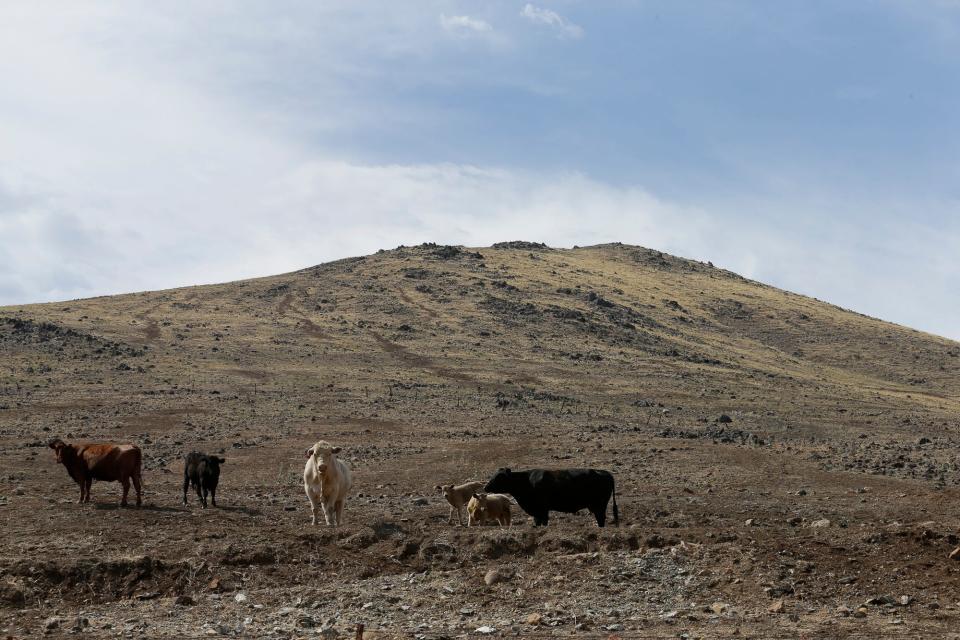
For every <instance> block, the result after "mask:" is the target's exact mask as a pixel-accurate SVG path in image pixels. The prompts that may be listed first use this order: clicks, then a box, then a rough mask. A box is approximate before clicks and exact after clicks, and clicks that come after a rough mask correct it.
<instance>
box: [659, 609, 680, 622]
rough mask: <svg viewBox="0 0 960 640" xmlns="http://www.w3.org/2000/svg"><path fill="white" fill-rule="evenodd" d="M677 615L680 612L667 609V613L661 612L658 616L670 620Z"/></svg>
mask: <svg viewBox="0 0 960 640" xmlns="http://www.w3.org/2000/svg"><path fill="white" fill-rule="evenodd" d="M678 615H680V612H679V611H676V610H674V611H668V612H667V613H665V614H663V615H662V616H660V617H661V618H664V619H665V620H672V619H674V618H676V617H677V616H678Z"/></svg>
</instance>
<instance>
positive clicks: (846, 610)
mask: <svg viewBox="0 0 960 640" xmlns="http://www.w3.org/2000/svg"><path fill="white" fill-rule="evenodd" d="M833 612H834V613H835V614H836V615H838V616H840V617H841V618H846V617H847V616H849V615H850V613H851V611H850V607H845V606H843V605H840V606H839V607H837V608H836V609H834V611H833Z"/></svg>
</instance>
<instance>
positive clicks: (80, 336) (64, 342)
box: [0, 317, 147, 358]
mask: <svg viewBox="0 0 960 640" xmlns="http://www.w3.org/2000/svg"><path fill="white" fill-rule="evenodd" d="M4 343H6V344H19V345H29V346H36V347H40V348H41V349H42V350H43V351H46V352H64V353H67V349H70V352H69V353H70V354H71V355H74V356H79V357H86V356H89V355H91V354H93V355H106V356H112V357H121V356H127V357H132V358H138V357H140V356H143V355H144V354H145V353H146V351H147V349H146V348H139V349H138V348H136V347H132V346H130V345H127V344H124V343H122V342H114V341H112V340H107V339H106V338H102V337H100V336H96V335H93V334H90V333H85V332H82V331H77V330H76V329H71V328H69V327H64V326H62V325H59V324H55V323H53V322H36V321H33V320H29V319H23V318H11V317H0V344H4Z"/></svg>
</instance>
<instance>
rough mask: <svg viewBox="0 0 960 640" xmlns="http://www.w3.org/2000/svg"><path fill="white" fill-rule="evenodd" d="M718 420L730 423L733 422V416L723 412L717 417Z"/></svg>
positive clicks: (722, 422) (721, 422)
mask: <svg viewBox="0 0 960 640" xmlns="http://www.w3.org/2000/svg"><path fill="white" fill-rule="evenodd" d="M717 422H719V423H720V424H730V423H731V422H733V418H731V417H730V416H728V415H727V414H725V413H721V414H720V417H719V418H717Z"/></svg>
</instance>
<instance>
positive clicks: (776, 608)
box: [767, 600, 783, 613]
mask: <svg viewBox="0 0 960 640" xmlns="http://www.w3.org/2000/svg"><path fill="white" fill-rule="evenodd" d="M767 611H769V612H770V613H783V600H777V601H776V602H774V603H773V604H771V605H770V606H769V607H767Z"/></svg>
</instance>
